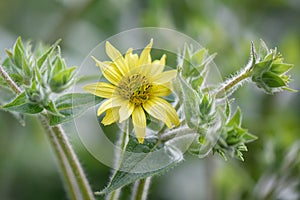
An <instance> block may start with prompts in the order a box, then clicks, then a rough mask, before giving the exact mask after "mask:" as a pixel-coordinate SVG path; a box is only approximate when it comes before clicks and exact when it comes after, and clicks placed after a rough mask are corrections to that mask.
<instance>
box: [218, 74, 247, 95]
mask: <svg viewBox="0 0 300 200" xmlns="http://www.w3.org/2000/svg"><path fill="white" fill-rule="evenodd" d="M249 77H250V73H249V71H247V70H246V71H241V72H240V73H239V74H237V75H236V76H234V77H233V78H230V79H228V80H227V81H225V84H224V85H222V86H221V87H220V88H219V89H218V90H217V91H216V92H215V94H216V96H217V97H221V96H223V95H224V94H226V93H227V92H228V91H231V90H232V89H233V88H234V87H235V86H236V85H238V84H239V83H241V82H242V81H244V80H245V79H247V78H249Z"/></svg>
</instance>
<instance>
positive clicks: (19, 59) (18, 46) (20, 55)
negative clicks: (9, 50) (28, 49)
mask: <svg viewBox="0 0 300 200" xmlns="http://www.w3.org/2000/svg"><path fill="white" fill-rule="evenodd" d="M24 57H25V55H24V46H23V43H22V40H21V37H18V39H17V41H16V43H15V45H14V61H15V63H16V66H17V67H18V68H20V69H21V68H22V63H23V59H24Z"/></svg>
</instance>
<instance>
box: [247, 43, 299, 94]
mask: <svg viewBox="0 0 300 200" xmlns="http://www.w3.org/2000/svg"><path fill="white" fill-rule="evenodd" d="M252 54H254V55H252V57H254V60H255V63H254V64H253V66H252V68H251V76H252V81H253V82H254V83H256V85H257V86H258V87H259V88H262V89H264V91H265V92H267V93H270V94H272V93H274V92H278V91H281V90H282V89H285V90H291V89H290V88H288V84H289V82H290V78H289V76H288V75H286V73H287V72H288V71H289V70H290V69H291V68H292V67H293V65H291V64H287V63H284V62H283V57H282V55H281V54H280V53H279V52H277V49H276V48H275V49H268V47H267V45H266V44H265V43H264V42H263V41H261V44H260V48H259V54H258V55H256V54H255V50H254V53H252Z"/></svg>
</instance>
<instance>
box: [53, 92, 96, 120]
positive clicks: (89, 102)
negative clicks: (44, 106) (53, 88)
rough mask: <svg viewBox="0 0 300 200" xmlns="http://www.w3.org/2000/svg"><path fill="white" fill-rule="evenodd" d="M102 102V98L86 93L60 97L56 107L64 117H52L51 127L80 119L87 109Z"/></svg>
mask: <svg viewBox="0 0 300 200" xmlns="http://www.w3.org/2000/svg"><path fill="white" fill-rule="evenodd" d="M101 100H102V99H101V98H100V97H96V96H94V95H92V94H86V93H72V94H65V95H63V96H60V97H59V98H58V99H57V100H56V101H55V106H56V109H57V111H59V113H60V114H61V115H63V117H60V116H57V115H50V125H51V126H54V125H58V124H61V123H64V122H67V121H70V120H72V119H74V118H76V117H79V116H80V115H81V114H83V113H84V112H85V111H86V110H87V109H89V108H90V107H92V106H94V105H96V104H98V103H100V102H101Z"/></svg>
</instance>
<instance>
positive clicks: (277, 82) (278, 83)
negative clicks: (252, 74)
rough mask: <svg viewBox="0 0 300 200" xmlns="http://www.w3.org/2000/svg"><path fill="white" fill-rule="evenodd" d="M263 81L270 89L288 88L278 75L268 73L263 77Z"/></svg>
mask: <svg viewBox="0 0 300 200" xmlns="http://www.w3.org/2000/svg"><path fill="white" fill-rule="evenodd" d="M262 80H263V82H264V83H265V84H267V85H268V86H269V87H272V88H274V87H282V86H286V83H285V82H284V81H283V80H282V79H281V78H280V77H279V76H277V75H276V74H274V73H272V72H266V73H264V74H263V75H262Z"/></svg>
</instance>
